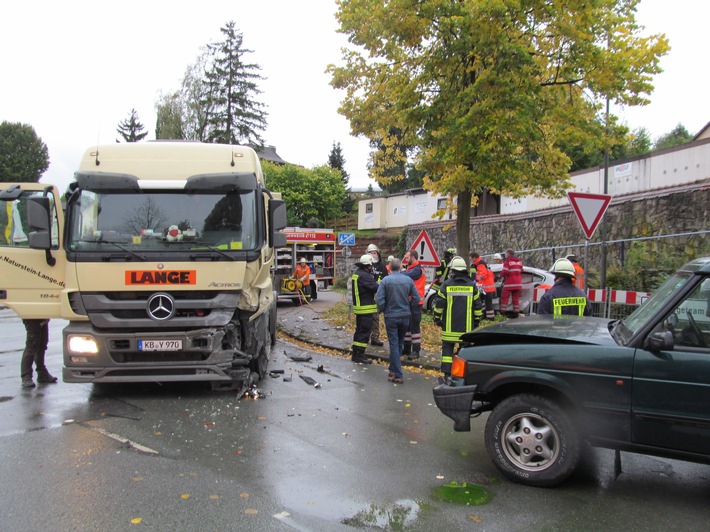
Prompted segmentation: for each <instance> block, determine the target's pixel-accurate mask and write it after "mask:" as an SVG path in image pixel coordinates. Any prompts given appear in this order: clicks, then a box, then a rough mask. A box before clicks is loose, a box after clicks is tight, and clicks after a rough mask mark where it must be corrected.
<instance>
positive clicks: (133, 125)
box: [116, 109, 148, 142]
mask: <svg viewBox="0 0 710 532" xmlns="http://www.w3.org/2000/svg"><path fill="white" fill-rule="evenodd" d="M143 129H145V128H144V126H143V124H141V123H140V120H139V119H138V113H137V112H136V110H135V109H131V112H130V115H129V117H128V118H127V119H126V120H124V121H123V122H121V123H119V124H118V128H117V129H116V131H118V134H119V135H121V136H122V137H123V140H124V141H125V142H138V141H140V140H143V139H144V138H146V136H147V135H148V132H147V131H145V132H144V131H143ZM116 142H121V141H120V140H118V139H116Z"/></svg>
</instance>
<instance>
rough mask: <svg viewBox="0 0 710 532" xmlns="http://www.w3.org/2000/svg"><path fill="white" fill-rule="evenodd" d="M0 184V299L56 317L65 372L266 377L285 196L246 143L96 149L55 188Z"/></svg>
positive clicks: (236, 384) (131, 378) (144, 377)
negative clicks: (61, 323) (63, 188)
mask: <svg viewBox="0 0 710 532" xmlns="http://www.w3.org/2000/svg"><path fill="white" fill-rule="evenodd" d="M0 189H2V190H1V191H0V200H4V202H3V203H4V205H3V204H2V203H0V207H4V208H0V228H4V231H1V232H0V233H2V234H0V241H2V245H1V246H0V255H1V257H0V304H3V305H5V306H8V307H10V308H12V309H13V310H14V311H15V312H16V313H17V314H18V315H19V316H20V317H21V318H63V319H66V320H68V321H69V324H68V325H67V327H66V328H65V329H64V331H63V346H64V347H63V349H64V369H63V374H62V376H63V379H64V381H65V382H84V383H120V382H152V381H155V382H165V381H209V382H210V383H211V384H212V386H213V388H214V389H222V390H232V389H242V390H243V389H245V388H246V387H247V386H249V385H251V384H252V383H254V382H255V381H256V380H258V378H259V377H263V376H264V375H265V374H266V368H267V363H268V358H269V353H270V350H271V347H272V345H273V343H274V342H275V339H276V299H277V298H276V292H275V290H274V286H273V273H272V270H273V264H274V260H275V251H274V250H275V248H276V247H279V246H283V245H284V244H285V236H284V235H283V234H282V233H279V230H280V229H283V228H284V227H285V226H286V206H285V204H284V202H283V201H282V200H281V199H280V195H278V194H274V193H271V192H270V191H269V190H268V189H267V188H266V184H265V181H264V175H263V173H262V170H261V165H260V163H259V158H258V156H257V154H256V153H255V152H254V150H252V149H251V148H248V147H242V146H228V145H219V144H202V143H197V142H194V143H193V142H160V141H155V142H145V143H129V144H111V145H106V146H97V147H93V148H90V149H88V150H87V151H86V153H85V155H84V157H83V159H82V161H81V164H80V167H79V170H78V171H77V172H76V173H75V175H74V181H73V182H72V183H71V184H70V186H69V188H68V190H67V192H66V193H65V194H64V195H60V193H59V191H58V190H57V188H56V187H54V186H51V185H44V184H40V183H16V184H9V183H5V184H2V185H0ZM62 205H64V207H63V208H62Z"/></svg>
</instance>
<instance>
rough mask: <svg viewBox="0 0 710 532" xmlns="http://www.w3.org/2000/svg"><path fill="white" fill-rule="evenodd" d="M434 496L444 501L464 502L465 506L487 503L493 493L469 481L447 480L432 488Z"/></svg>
mask: <svg viewBox="0 0 710 532" xmlns="http://www.w3.org/2000/svg"><path fill="white" fill-rule="evenodd" d="M434 497H436V498H437V499H439V500H441V501H444V502H453V503H456V504H465V505H466V506H480V505H482V504H487V503H489V502H490V500H491V499H492V498H493V494H492V493H491V492H490V491H488V490H487V489H486V488H484V487H483V486H479V485H478V484H471V483H470V482H463V483H462V484H459V483H458V482H449V483H448V484H444V485H443V486H439V487H438V488H435V489H434Z"/></svg>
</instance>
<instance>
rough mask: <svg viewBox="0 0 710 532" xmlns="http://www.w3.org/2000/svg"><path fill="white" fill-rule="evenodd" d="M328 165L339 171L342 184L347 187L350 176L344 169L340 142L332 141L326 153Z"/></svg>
mask: <svg viewBox="0 0 710 532" xmlns="http://www.w3.org/2000/svg"><path fill="white" fill-rule="evenodd" d="M328 166H330V167H331V168H334V169H335V170H337V171H338V172H340V175H341V176H342V177H343V184H344V185H345V187H346V188H347V186H348V182H349V181H350V176H349V175H348V173H347V172H346V171H345V157H344V156H343V149H342V148H341V147H340V142H333V147H332V148H331V150H330V154H329V155H328Z"/></svg>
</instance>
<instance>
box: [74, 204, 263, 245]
mask: <svg viewBox="0 0 710 532" xmlns="http://www.w3.org/2000/svg"><path fill="white" fill-rule="evenodd" d="M68 209H69V210H68V212H67V217H68V219H69V224H70V227H69V238H68V242H67V245H68V247H69V249H71V250H74V251H107V252H108V251H116V248H117V245H118V247H120V248H121V249H126V250H128V251H132V252H135V251H141V252H146V251H164V250H166V249H175V250H185V249H194V250H199V249H206V248H213V249H218V250H221V251H223V250H227V251H229V250H249V249H255V248H257V247H258V244H259V243H258V242H257V240H258V234H259V233H258V230H259V228H258V227H257V224H256V219H257V217H256V193H255V191H254V190H246V191H233V192H228V193H226V194H224V193H193V194H187V193H185V191H184V190H180V191H173V190H170V191H153V192H150V191H149V192H144V193H141V194H135V193H133V194H124V193H107V192H103V193H98V192H92V191H88V190H83V191H81V195H80V196H79V198H78V199H77V200H76V201H74V202H72V203H71V205H69V207H68Z"/></svg>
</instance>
